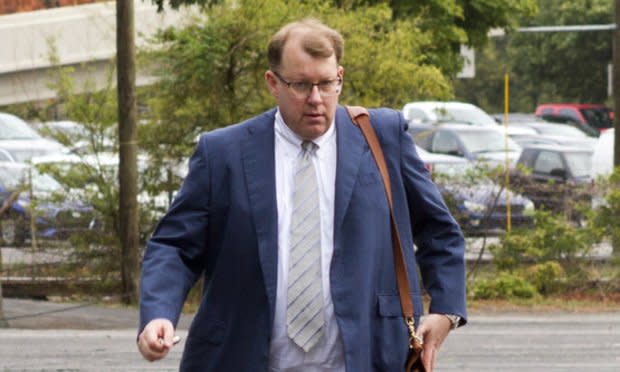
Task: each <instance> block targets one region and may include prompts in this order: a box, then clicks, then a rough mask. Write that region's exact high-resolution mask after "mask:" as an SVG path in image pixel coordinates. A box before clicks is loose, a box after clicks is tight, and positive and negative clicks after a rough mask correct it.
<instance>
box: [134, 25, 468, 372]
mask: <svg viewBox="0 0 620 372" xmlns="http://www.w3.org/2000/svg"><path fill="white" fill-rule="evenodd" d="M343 44H344V43H343V40H342V37H341V36H340V34H339V33H338V32H337V31H335V30H333V29H331V28H329V27H327V26H325V25H324V24H322V23H321V22H319V21H317V20H313V19H305V20H302V21H299V22H294V23H291V24H288V25H286V26H284V27H283V28H282V29H281V30H280V31H278V32H277V33H276V34H275V35H274V36H273V38H272V40H271V42H270V43H269V47H268V59H269V70H268V71H267V72H266V73H265V80H266V83H267V87H268V88H269V90H270V92H271V94H272V95H273V96H274V98H275V100H276V102H277V108H275V109H272V110H270V111H267V112H265V113H263V114H261V115H259V116H257V117H254V118H252V119H249V120H247V121H245V122H242V123H239V124H236V125H232V126H229V127H226V128H222V129H218V130H215V131H212V132H210V133H208V134H205V135H203V136H202V137H201V138H200V141H199V143H198V145H197V146H196V150H195V152H194V154H193V156H192V158H191V160H190V169H189V174H188V175H187V177H186V179H185V181H184V183H183V186H182V187H181V189H180V191H179V193H178V195H177V197H176V198H175V201H174V202H173V204H172V206H171V207H170V209H169V211H168V212H167V214H166V215H165V217H164V218H163V219H162V220H161V222H160V223H159V225H158V226H157V229H156V230H155V232H154V234H153V236H152V238H151V239H150V240H149V242H148V245H147V249H146V253H145V256H144V260H143V268H142V280H141V303H140V333H139V337H138V348H139V350H140V352H141V353H142V355H143V356H144V358H146V359H147V360H149V361H154V360H158V359H161V358H163V357H165V356H166V354H167V353H168V351H169V350H170V348H171V347H172V340H173V336H174V328H175V325H176V323H177V321H178V319H179V316H180V313H181V309H182V307H183V303H184V301H185V298H186V296H187V293H188V291H189V290H190V289H191V288H192V286H193V285H194V283H195V282H196V281H197V280H198V279H199V278H200V276H204V279H205V289H204V293H203V296H202V299H201V303H200V307H199V309H198V311H197V313H196V315H195V317H194V320H193V322H192V325H191V327H190V330H189V334H188V337H187V340H186V344H185V349H184V353H183V358H182V361H181V368H180V369H181V371H202V372H204V371H217V372H223V371H226V372H227V371H235V372H242V371H265V372H267V371H269V372H285V371H287V372H292V371H303V372H314V371H321V372H324V371H334V372H336V371H338V372H344V371H347V372H364V371H368V372H370V371H386V372H394V371H401V370H404V362H405V358H406V355H407V347H408V335H407V328H406V325H405V323H404V321H403V318H402V313H401V307H400V302H399V296H398V289H397V285H396V278H395V271H394V260H393V256H392V249H391V247H392V245H391V244H392V243H391V239H392V235H391V230H390V211H389V205H388V203H387V198H386V196H385V192H384V190H383V184H382V181H381V176H380V173H379V170H378V168H377V166H376V163H375V162H374V160H373V158H372V155H371V153H370V151H369V147H368V144H367V143H366V141H365V139H364V137H363V135H362V133H361V131H360V130H359V128H358V127H356V126H355V125H354V124H353V123H352V121H351V119H350V118H349V116H348V114H347V112H346V110H345V108H344V107H342V106H339V105H338V95H339V94H340V92H341V90H342V89H343V81H344V69H343V67H342V66H340V64H339V62H340V59H341V57H342V55H343V49H344V48H343ZM205 109H208V108H205ZM370 119H371V122H372V124H373V127H374V129H375V131H376V132H377V137H378V138H379V142H380V144H381V147H382V149H383V152H384V156H385V159H386V163H387V168H388V172H389V176H390V179H391V187H392V195H393V200H394V209H395V211H394V212H395V216H396V224H397V227H398V230H399V232H400V236H401V240H402V245H403V247H404V248H405V249H404V257H405V262H406V266H407V269H408V272H409V273H410V275H409V281H410V283H409V284H410V288H411V291H412V293H411V296H412V299H413V303H414V309H415V314H416V323H417V324H418V325H419V327H418V328H417V329H418V334H419V335H420V336H421V337H422V338H423V340H424V350H423V353H422V360H423V362H424V364H425V366H426V367H427V369H428V370H429V371H431V370H432V368H433V365H434V363H435V358H436V354H437V351H438V350H439V347H440V346H441V343H442V342H443V340H444V339H445V337H446V336H447V335H448V333H449V331H450V329H451V328H454V327H456V326H458V325H462V324H464V323H465V322H466V310H465V265H464V257H463V255H464V240H463V236H462V233H461V231H460V229H459V227H458V225H457V224H456V222H455V221H454V219H453V218H452V216H451V215H450V213H449V211H448V209H447V208H446V205H445V203H444V202H443V200H442V198H441V196H440V194H439V192H438V191H437V188H436V187H435V185H434V184H433V183H432V182H431V180H430V178H429V174H428V172H427V171H426V169H425V167H424V164H423V163H422V161H421V160H420V158H419V157H418V155H417V154H416V152H415V147H414V145H413V142H412V140H411V138H410V137H409V135H407V132H406V128H407V125H406V123H405V121H404V118H403V117H402V115H401V114H400V113H399V112H396V111H393V110H389V109H377V110H370ZM302 195H303V196H302ZM304 203H305V204H304ZM300 216H301V217H300ZM305 226H310V227H305ZM300 231H301V232H300ZM308 241H309V242H308ZM414 244H415V245H416V247H417V250H415V251H414V248H413V247H414ZM300 247H301V248H300ZM418 272H419V274H420V275H416V274H417V273H418ZM420 279H421V282H420ZM421 284H423V285H424V288H425V290H426V293H427V294H428V295H429V298H430V303H429V308H428V314H427V315H426V316H425V317H424V319H423V321H421V322H420V314H421V313H422V312H423V302H422V292H421Z"/></svg>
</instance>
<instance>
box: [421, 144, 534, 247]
mask: <svg viewBox="0 0 620 372" xmlns="http://www.w3.org/2000/svg"><path fill="white" fill-rule="evenodd" d="M417 150H418V155H419V156H420V158H421V159H422V161H423V162H424V164H425V165H426V167H427V169H429V170H431V171H432V173H431V174H432V176H433V179H434V181H435V183H436V184H437V186H438V188H439V191H440V192H441V194H442V196H443V198H444V200H445V201H446V204H447V205H448V207H449V208H450V211H451V212H452V214H453V215H454V217H455V218H456V220H457V221H458V223H459V225H460V226H461V229H462V230H463V231H464V232H465V233H466V234H468V235H472V236H476V235H478V236H479V235H484V234H489V233H497V232H500V231H502V230H505V229H506V225H507V218H508V217H507V211H508V204H509V203H510V220H511V225H512V226H515V227H517V226H529V225H531V224H533V222H534V221H533V215H534V208H535V207H534V203H533V202H532V201H531V200H529V199H528V198H526V197H524V196H522V195H519V194H516V193H514V192H511V191H509V190H507V189H505V188H503V187H501V186H499V185H497V184H495V183H493V182H492V181H491V180H490V179H488V178H486V177H484V176H482V175H478V174H476V176H475V177H476V178H475V180H474V181H473V182H472V181H468V180H467V173H468V172H470V171H471V172H475V169H474V165H473V164H472V163H471V162H469V161H467V160H465V159H464V158H462V157H458V156H450V155H442V154H433V153H430V152H428V151H426V150H424V149H422V148H419V147H417Z"/></svg>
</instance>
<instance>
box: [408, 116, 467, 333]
mask: <svg viewBox="0 0 620 372" xmlns="http://www.w3.org/2000/svg"><path fill="white" fill-rule="evenodd" d="M399 121H400V145H401V172H402V175H403V181H404V183H405V189H406V193H407V203H408V207H409V208H408V209H409V213H410V219H411V229H412V234H413V241H414V243H415V245H416V247H417V251H416V260H417V263H418V266H419V268H420V273H421V276H422V284H423V285H424V288H425V289H426V291H427V293H428V294H429V295H430V297H431V303H430V307H429V312H430V313H440V314H455V315H459V316H460V317H461V318H462V321H461V322H462V324H464V323H465V322H466V292H465V260H464V254H465V241H464V238H463V234H462V232H461V230H460V228H459V226H458V224H457V223H456V221H455V220H454V218H453V217H452V215H451V214H450V211H449V210H448V207H447V206H446V204H445V202H444V200H443V198H442V196H441V194H440V193H439V190H438V189H437V187H436V186H435V184H434V183H433V182H432V181H431V178H430V174H429V172H428V171H427V169H426V168H425V166H424V163H423V162H422V160H421V159H420V157H419V156H418V154H417V152H416V150H415V145H414V143H413V140H412V139H411V136H410V135H409V134H408V133H407V125H406V123H405V120H404V118H403V116H402V114H400V113H399Z"/></svg>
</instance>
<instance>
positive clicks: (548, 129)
mask: <svg viewBox="0 0 620 372" xmlns="http://www.w3.org/2000/svg"><path fill="white" fill-rule="evenodd" d="M536 129H537V130H538V132H539V133H540V134H544V135H552V136H563V137H573V138H587V137H588V135H587V134H585V133H584V132H583V131H581V130H579V129H577V128H575V127H571V126H570V125H564V124H550V125H546V126H541V127H537V128H536Z"/></svg>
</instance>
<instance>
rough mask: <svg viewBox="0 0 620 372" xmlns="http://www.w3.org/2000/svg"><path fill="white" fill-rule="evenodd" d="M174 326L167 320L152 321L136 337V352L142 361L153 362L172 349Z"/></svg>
mask: <svg viewBox="0 0 620 372" xmlns="http://www.w3.org/2000/svg"><path fill="white" fill-rule="evenodd" d="M173 337H174V326H173V325H172V322H171V321H169V320H168V319H153V320H151V321H150V322H149V323H148V324H147V325H146V327H144V329H143V330H142V333H140V336H138V350H140V354H142V356H143V357H144V359H146V360H148V361H149V362H153V361H156V360H159V359H162V358H163V357H165V356H166V355H167V354H168V351H170V348H171V347H172V345H173V343H172V338H173Z"/></svg>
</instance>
